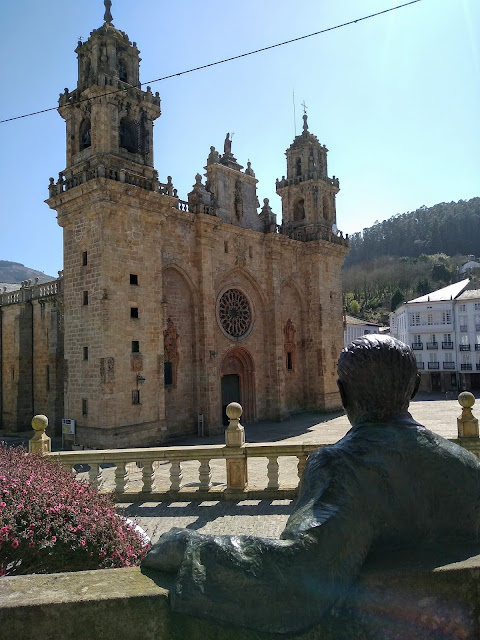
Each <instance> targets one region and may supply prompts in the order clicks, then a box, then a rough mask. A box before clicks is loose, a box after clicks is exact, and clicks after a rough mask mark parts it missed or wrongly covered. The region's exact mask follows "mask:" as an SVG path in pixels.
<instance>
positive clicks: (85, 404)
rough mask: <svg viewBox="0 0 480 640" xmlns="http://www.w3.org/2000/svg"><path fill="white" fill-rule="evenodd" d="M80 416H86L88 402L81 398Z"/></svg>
mask: <svg viewBox="0 0 480 640" xmlns="http://www.w3.org/2000/svg"><path fill="white" fill-rule="evenodd" d="M82 416H88V400H87V398H82Z"/></svg>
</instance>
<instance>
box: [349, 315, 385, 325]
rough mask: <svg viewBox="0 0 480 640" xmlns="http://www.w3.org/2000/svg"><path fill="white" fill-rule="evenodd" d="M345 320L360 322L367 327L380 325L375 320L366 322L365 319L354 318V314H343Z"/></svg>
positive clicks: (353, 322) (354, 322) (352, 322)
mask: <svg viewBox="0 0 480 640" xmlns="http://www.w3.org/2000/svg"><path fill="white" fill-rule="evenodd" d="M345 320H346V322H347V324H361V325H365V326H367V327H379V326H380V325H379V324H377V323H376V322H368V321H367V320H362V319H361V318H355V317H354V316H349V315H348V314H347V315H346V316H345Z"/></svg>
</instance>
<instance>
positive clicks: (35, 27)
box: [0, 0, 480, 275]
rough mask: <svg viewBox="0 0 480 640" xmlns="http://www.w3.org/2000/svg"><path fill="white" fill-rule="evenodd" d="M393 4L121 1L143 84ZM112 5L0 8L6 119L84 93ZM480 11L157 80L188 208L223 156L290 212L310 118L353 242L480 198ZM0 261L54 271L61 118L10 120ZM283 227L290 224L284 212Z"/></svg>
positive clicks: (353, 33) (117, 20)
mask: <svg viewBox="0 0 480 640" xmlns="http://www.w3.org/2000/svg"><path fill="white" fill-rule="evenodd" d="M396 4H400V2H392V1H391V0H304V1H303V2H301V3H294V2H291V1H284V0H256V1H255V2H254V1H253V0H244V1H243V2H242V3H234V2H229V1H228V0H206V1H205V2H203V3H199V2H193V0H176V2H166V1H165V0H136V1H135V2H132V1H131V0H130V1H127V0H113V6H112V13H113V22H114V24H115V26H116V27H117V28H119V29H121V30H123V31H126V32H127V33H128V35H129V36H130V39H131V40H132V41H136V42H137V44H138V46H139V48H140V51H141V57H142V63H141V80H142V82H145V81H148V80H151V79H154V78H158V77H160V76H164V75H168V74H170V73H175V72H178V71H182V70H184V69H188V68H191V67H195V66H198V65H201V64H205V63H208V62H213V61H215V60H219V59H222V58H225V57H229V56H234V55H237V54H240V53H243V52H246V51H250V50H253V49H256V48H259V47H263V46H267V45H269V44H274V43H276V42H280V41H283V40H287V39H290V38H295V37H298V36H301V35H304V34H307V33H311V32H313V31H318V30H320V29H323V28H326V27H330V26H334V25H336V24H340V23H343V22H347V21H349V20H353V19H356V18H360V17H363V16H365V15H368V14H371V13H374V12H376V11H381V10H383V9H386V8H389V7H392V6H395V5H396ZM103 12H104V6H103V2H102V1H101V0H82V2H78V0H75V1H74V0H45V1H44V2H41V3H40V2H34V1H33V0H16V1H15V2H6V1H4V2H3V3H1V4H0V25H1V26H0V30H1V37H0V59H1V60H2V63H1V68H0V74H1V83H2V99H1V102H0V119H4V118H9V117H12V116H16V115H20V114H23V113H28V112H31V111H36V110H39V109H44V108H48V107H53V106H56V104H57V100H58V94H59V93H60V92H62V91H63V89H64V87H69V88H70V89H72V88H74V87H75V86H76V73H77V68H76V55H75V53H74V49H75V47H76V44H77V40H78V37H79V36H82V37H83V38H84V39H86V38H87V37H88V36H89V34H90V31H92V29H94V28H97V27H99V26H100V25H101V24H102V22H103ZM479 24H480V2H479V0H422V1H421V2H418V3H417V4H414V5H411V6H409V7H405V8H403V9H399V10H397V11H393V12H391V13H389V14H386V15H383V16H379V17H376V18H372V19H370V20H367V21H364V22H359V23H357V24H355V25H352V26H348V27H345V28H342V29H338V30H335V31H332V32H329V33H327V34H324V35H320V36H316V37H313V38H309V39H307V40H303V41H301V42H297V43H294V44H290V45H287V46H284V47H281V48H278V49H273V50H271V51H267V52H264V53H261V54H258V55H255V56H251V57H248V58H244V59H242V60H239V61H235V62H230V63H226V64H224V65H220V66H216V67H213V68H211V69H207V70H204V71H199V72H196V73H192V74H188V75H185V76H182V77H180V78H173V79H171V80H167V81H164V82H158V83H154V84H152V90H153V91H159V92H160V96H161V98H162V116H161V118H160V119H159V120H158V121H157V124H156V126H155V166H156V168H157V169H158V171H159V174H160V179H161V180H165V179H166V176H167V175H171V176H173V182H174V185H175V186H176V187H177V189H178V190H179V195H180V197H182V198H186V194H187V193H188V191H190V189H191V186H192V185H193V184H194V182H195V174H196V173H197V172H202V171H203V167H204V165H205V162H206V157H207V155H208V152H209V148H210V145H214V146H215V147H216V148H217V149H220V150H222V149H223V140H224V138H225V134H226V132H227V131H229V132H234V136H233V148H232V150H233V152H234V154H235V156H236V157H237V159H238V161H239V162H240V163H241V164H244V165H246V162H247V160H248V159H250V160H251V162H252V167H253V169H254V170H255V172H256V176H257V178H258V179H259V184H258V196H259V199H260V201H262V200H263V198H265V197H268V198H270V203H271V206H272V208H273V210H274V211H275V212H276V213H277V214H280V211H281V206H280V198H279V197H278V196H277V195H276V194H275V179H276V178H277V177H279V178H281V176H282V175H283V174H285V170H286V168H285V156H284V152H285V149H286V148H287V147H288V146H289V145H290V143H291V141H292V139H293V136H294V118H293V101H292V92H293V91H295V98H296V116H297V117H296V127H297V133H299V132H300V130H301V115H302V109H301V106H300V103H301V102H302V101H305V103H306V104H307V107H308V116H309V126H310V130H311V131H312V132H313V133H315V134H316V135H317V136H318V138H319V140H320V142H322V143H324V144H326V145H327V147H328V148H329V150H330V152H329V174H330V175H336V176H337V177H338V178H339V179H340V187H341V191H340V193H339V195H338V196H337V224H338V227H339V228H340V229H342V230H343V231H344V232H347V233H353V232H355V231H360V230H361V229H363V228H364V227H367V226H370V225H371V224H373V223H374V221H375V220H383V219H385V218H389V217H390V216H392V215H395V214H396V213H403V212H406V211H412V210H414V209H416V208H418V207H419V206H421V205H424V204H425V205H427V206H430V205H433V204H435V203H437V202H450V201H452V200H455V201H456V200H459V199H469V198H472V197H475V196H478V195H480V179H479V176H480V154H479V149H480V117H479V113H480V109H479V107H480V83H479V77H480V40H479V36H478V25H479ZM0 134H1V145H0V182H1V184H0V189H1V191H0V192H1V194H2V205H1V227H0V229H1V231H0V259H3V260H14V261H17V262H22V263H24V264H25V265H27V266H29V267H32V268H35V269H40V270H42V271H45V272H46V273H48V274H50V275H56V272H57V270H58V269H61V268H62V232H61V229H60V227H58V225H57V223H56V219H55V212H54V211H51V210H50V209H49V208H48V207H47V205H46V204H44V202H43V201H44V200H45V198H46V197H47V185H48V178H49V176H57V174H58V172H59V171H61V170H62V169H64V168H65V127H64V122H63V120H62V119H61V118H60V116H59V115H58V113H57V112H56V111H52V112H49V113H45V114H41V115H38V116H34V117H31V118H24V119H21V120H16V121H13V122H8V123H5V124H1V125H0ZM279 217H280V216H279Z"/></svg>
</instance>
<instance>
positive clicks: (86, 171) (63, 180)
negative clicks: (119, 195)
mask: <svg viewBox="0 0 480 640" xmlns="http://www.w3.org/2000/svg"><path fill="white" fill-rule="evenodd" d="M95 178H107V180H114V181H116V182H122V183H124V184H130V185H133V186H134V187H140V188H141V189H146V190H147V191H154V192H156V193H159V194H161V195H166V196H170V197H172V198H178V193H177V189H175V187H174V186H173V183H172V178H171V176H168V178H167V182H159V180H158V174H157V172H156V171H155V172H154V173H153V176H151V177H148V176H144V175H142V174H140V173H136V172H134V171H130V170H128V169H113V168H111V167H106V166H104V165H102V164H98V165H97V166H91V165H90V163H89V162H85V164H84V165H83V167H77V169H76V170H66V171H63V172H60V173H59V174H58V180H57V181H56V182H55V179H54V178H50V181H49V185H48V196H49V198H53V197H55V196H57V195H60V194H61V193H64V192H65V191H69V190H70V189H73V188H74V187H78V186H79V185H81V184H85V183H86V182H89V181H90V180H94V179H95Z"/></svg>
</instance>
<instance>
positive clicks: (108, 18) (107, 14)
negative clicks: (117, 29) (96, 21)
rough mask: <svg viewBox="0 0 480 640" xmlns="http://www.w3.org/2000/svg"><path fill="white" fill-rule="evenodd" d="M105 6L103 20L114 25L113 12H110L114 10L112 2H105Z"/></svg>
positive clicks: (105, 0) (108, 0)
mask: <svg viewBox="0 0 480 640" xmlns="http://www.w3.org/2000/svg"><path fill="white" fill-rule="evenodd" d="M103 4H104V5H105V15H104V16H103V19H104V20H105V22H106V23H108V24H112V20H113V18H112V12H111V11H110V9H111V8H112V0H103Z"/></svg>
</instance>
